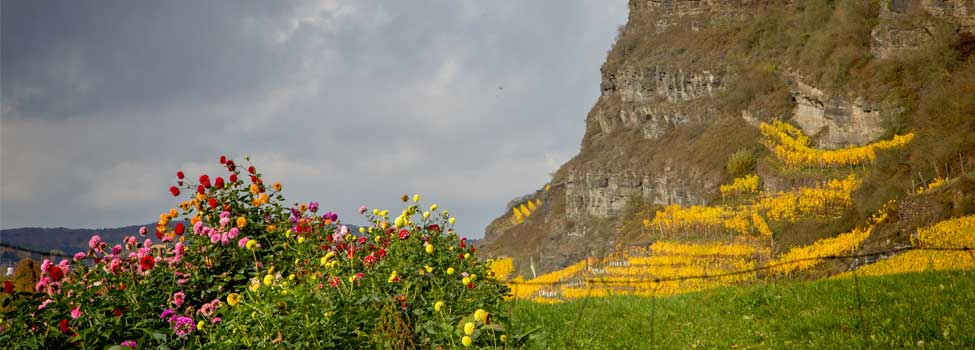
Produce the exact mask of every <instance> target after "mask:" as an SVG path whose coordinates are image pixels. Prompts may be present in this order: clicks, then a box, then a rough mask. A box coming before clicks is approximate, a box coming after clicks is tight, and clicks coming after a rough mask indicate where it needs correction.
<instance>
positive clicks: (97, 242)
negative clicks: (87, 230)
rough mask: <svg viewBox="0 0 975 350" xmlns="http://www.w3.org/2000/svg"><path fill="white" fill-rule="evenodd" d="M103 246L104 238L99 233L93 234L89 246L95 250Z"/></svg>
mask: <svg viewBox="0 0 975 350" xmlns="http://www.w3.org/2000/svg"><path fill="white" fill-rule="evenodd" d="M101 246H102V238H101V237H99V236H98V235H93V236H91V240H89V241H88V247H89V248H91V249H94V250H98V248H99V247H101Z"/></svg>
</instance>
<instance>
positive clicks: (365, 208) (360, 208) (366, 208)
mask: <svg viewBox="0 0 975 350" xmlns="http://www.w3.org/2000/svg"><path fill="white" fill-rule="evenodd" d="M366 210H369V208H368V207H366V206H364V205H363V206H361V207H359V214H365V213H366Z"/></svg>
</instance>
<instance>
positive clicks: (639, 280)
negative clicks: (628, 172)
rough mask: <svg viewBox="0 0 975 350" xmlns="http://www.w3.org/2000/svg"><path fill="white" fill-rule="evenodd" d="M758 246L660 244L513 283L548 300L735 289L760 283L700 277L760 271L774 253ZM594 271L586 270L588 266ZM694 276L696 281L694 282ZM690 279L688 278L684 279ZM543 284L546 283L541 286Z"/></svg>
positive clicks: (529, 295)
mask: <svg viewBox="0 0 975 350" xmlns="http://www.w3.org/2000/svg"><path fill="white" fill-rule="evenodd" d="M753 243H754V242H749V241H736V242H734V243H710V244H691V243H678V242H668V241H657V242H655V243H654V244H652V245H650V246H649V247H647V249H646V250H643V251H641V252H639V253H638V254H639V255H638V256H626V255H624V256H614V257H610V258H606V259H604V260H602V261H593V260H589V261H588V263H587V261H586V260H584V261H582V262H580V263H578V264H575V265H572V266H570V267H568V268H566V269H563V270H559V271H556V272H553V273H550V274H546V275H543V276H539V278H536V279H533V280H530V281H528V284H517V283H512V284H511V285H510V287H511V288H512V290H513V291H514V290H517V292H515V297H516V298H521V299H528V300H536V299H537V298H542V299H543V301H545V302H549V301H551V300H553V299H554V300H558V299H559V298H561V299H575V298H584V297H600V296H609V295H644V296H649V295H658V296H659V295H675V294H682V293H688V292H693V291H698V290H703V289H708V288H715V287H720V286H727V285H732V284H735V283H741V282H745V281H749V280H752V279H754V275H753V274H735V275H728V276H721V277H716V278H707V279H698V278H693V277H697V276H707V275H710V276H714V275H719V274H723V273H728V272H733V271H740V270H745V269H751V268H755V267H756V266H757V264H758V262H759V259H760V258H761V257H765V256H768V254H769V250H768V249H767V248H763V247H757V246H756V245H755V244H753ZM587 266H588V267H590V268H589V269H586V267H587ZM689 277H690V278H689ZM683 278H689V279H686V280H678V279H683ZM537 284H542V285H541V286H538V285H537Z"/></svg>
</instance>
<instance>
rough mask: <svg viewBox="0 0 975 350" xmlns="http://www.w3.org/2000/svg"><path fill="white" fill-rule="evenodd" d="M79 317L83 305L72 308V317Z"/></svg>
mask: <svg viewBox="0 0 975 350" xmlns="http://www.w3.org/2000/svg"><path fill="white" fill-rule="evenodd" d="M78 317H81V306H79V307H76V308H74V309H71V318H72V319H76V320H77V319H78Z"/></svg>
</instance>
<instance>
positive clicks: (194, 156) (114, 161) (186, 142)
mask: <svg viewBox="0 0 975 350" xmlns="http://www.w3.org/2000/svg"><path fill="white" fill-rule="evenodd" d="M626 16H627V4H626V0H612V1H610V0H546V1H541V0H537V1H535V0H533V1H522V0H491V1H483V0H442V1H371V0H320V1H288V2H286V1H273V2H272V1H68V0H66V1H47V0H44V1H33V0H22V1H21V0H4V1H2V2H0V112H2V118H0V228H14V227H25V226H42V227H58V226H64V227H72V228H102V227H119V226H125V225H133V224H143V223H148V222H153V221H154V220H155V219H156V218H158V216H159V213H161V212H164V211H166V210H168V208H170V207H173V206H175V204H177V203H178V201H177V200H176V199H175V198H173V197H172V196H170V195H169V192H168V188H169V186H172V185H174V184H175V181H176V179H175V173H176V171H177V170H182V171H184V172H185V173H186V174H187V175H188V176H191V177H193V178H195V177H197V176H199V174H203V173H208V174H212V175H211V177H214V176H216V175H224V176H225V170H223V169H222V168H220V166H219V163H218V161H217V160H218V158H219V156H220V155H227V156H228V157H230V158H233V159H237V162H238V164H239V163H242V158H243V156H244V155H249V156H250V157H251V160H252V161H253V162H254V164H255V166H256V167H257V168H258V170H259V171H260V172H262V173H263V175H264V177H265V181H266V182H274V181H280V182H281V183H282V184H283V185H284V195H285V196H286V197H287V199H288V200H289V202H307V201H313V200H314V201H318V202H320V203H321V206H322V208H323V210H331V211H335V212H337V213H339V214H340V216H341V217H342V218H343V220H344V221H346V222H348V223H352V224H355V223H361V222H363V220H362V219H361V218H360V217H359V216H358V213H357V209H358V208H359V206H360V205H366V206H368V207H370V208H380V209H391V211H393V212H398V211H399V210H401V209H402V207H403V205H402V203H401V202H400V201H399V197H400V196H401V195H402V194H411V195H412V194H413V193H419V194H421V196H422V198H423V203H424V204H427V205H428V204H432V203H437V204H439V205H440V207H442V208H445V209H448V210H450V212H451V214H452V215H453V216H455V217H457V220H458V221H457V228H458V231H460V232H461V233H462V234H464V235H466V236H469V237H472V238H478V237H481V236H483V231H484V227H485V226H486V225H487V224H488V223H489V222H490V221H491V220H492V219H494V218H495V217H497V216H499V215H500V214H502V213H503V212H504V211H505V205H506V204H507V202H508V201H510V200H511V199H513V198H515V197H518V196H521V195H524V194H527V193H530V192H533V191H535V190H537V189H539V188H541V187H543V186H544V184H545V183H546V182H547V181H549V179H550V174H551V173H553V172H554V171H555V170H556V169H558V167H559V166H560V165H561V164H562V163H564V162H565V161H567V160H569V159H570V158H571V157H572V156H573V155H575V154H576V153H577V152H578V150H579V144H580V141H581V139H582V135H583V132H584V129H585V123H584V121H585V117H586V114H587V113H588V111H589V109H590V108H591V107H592V105H593V104H594V103H595V101H596V98H597V97H598V95H599V81H600V74H599V67H600V65H601V64H602V62H603V61H604V59H605V57H606V53H607V51H608V50H609V48H610V47H611V45H612V42H613V39H614V37H615V36H616V32H617V28H618V27H619V26H620V25H622V24H624V23H625V21H626Z"/></svg>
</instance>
